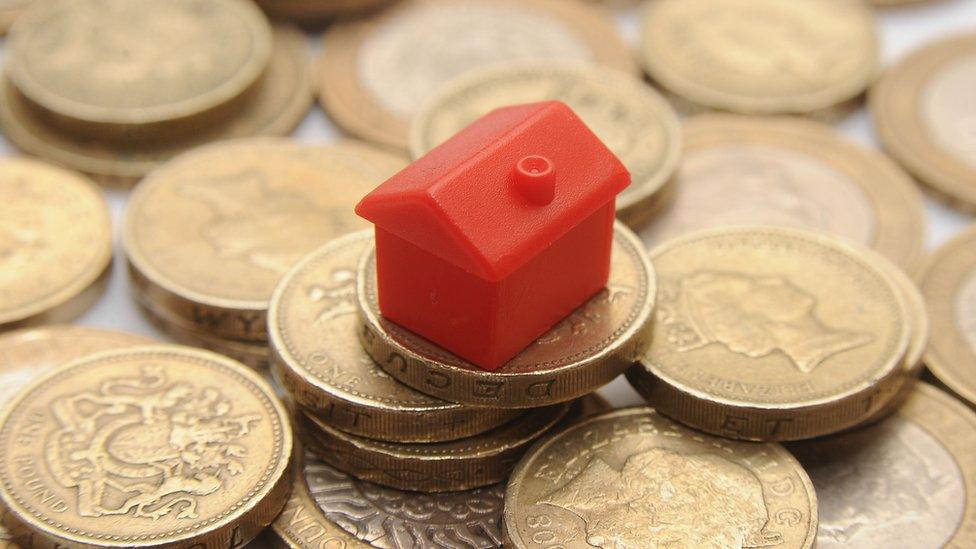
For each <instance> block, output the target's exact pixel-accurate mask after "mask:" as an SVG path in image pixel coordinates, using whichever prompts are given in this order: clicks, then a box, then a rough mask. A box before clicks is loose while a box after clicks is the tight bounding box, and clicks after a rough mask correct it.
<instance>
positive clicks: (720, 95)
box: [640, 0, 879, 117]
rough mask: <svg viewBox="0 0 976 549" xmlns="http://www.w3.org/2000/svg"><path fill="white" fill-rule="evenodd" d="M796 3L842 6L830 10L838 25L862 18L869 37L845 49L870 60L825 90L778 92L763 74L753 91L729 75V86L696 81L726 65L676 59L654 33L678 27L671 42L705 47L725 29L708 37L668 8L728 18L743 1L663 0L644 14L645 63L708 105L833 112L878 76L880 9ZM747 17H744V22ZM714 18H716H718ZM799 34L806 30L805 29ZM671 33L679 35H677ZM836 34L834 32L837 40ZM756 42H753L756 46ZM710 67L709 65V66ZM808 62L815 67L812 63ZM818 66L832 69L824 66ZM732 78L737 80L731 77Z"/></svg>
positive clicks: (773, 46) (654, 74)
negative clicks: (739, 85) (695, 32)
mask: <svg viewBox="0 0 976 549" xmlns="http://www.w3.org/2000/svg"><path fill="white" fill-rule="evenodd" d="M723 4H725V5H723ZM737 4H739V5H737ZM793 4H796V5H800V6H802V5H803V4H807V5H812V6H813V7H814V9H815V10H816V13H820V14H821V15H823V16H824V17H825V18H826V17H827V14H828V13H830V12H831V11H832V10H833V9H836V8H840V9H842V10H846V11H840V12H835V13H833V14H832V15H831V16H830V17H832V18H833V24H834V25H839V24H840V22H843V24H849V23H853V22H857V23H858V24H859V26H860V27H861V28H860V29H858V31H857V35H858V37H859V38H862V39H863V40H862V41H861V43H859V44H854V45H851V46H850V47H849V48H848V49H847V50H844V52H843V55H844V56H845V57H849V56H850V55H851V51H856V52H857V53H858V55H864V56H865V57H866V58H865V59H864V60H863V61H864V62H863V63H862V65H861V66H858V67H857V68H856V70H854V71H852V72H851V74H850V75H849V77H848V78H847V79H845V80H843V81H839V82H837V83H835V84H834V85H831V86H827V87H823V89H820V90H806V91H803V90H801V91H794V92H786V93H780V94H778V95H772V94H771V90H772V84H773V83H772V82H768V81H766V82H763V81H762V78H761V77H760V78H756V79H754V81H752V82H751V83H750V85H752V86H753V88H752V89H751V90H748V91H741V90H735V89H732V88H731V87H730V86H729V84H728V83H727V82H724V80H725V79H723V84H724V85H725V86H726V87H725V88H724V89H723V88H720V87H718V86H715V85H710V84H709V83H707V82H701V81H696V78H695V73H696V72H697V73H705V74H715V73H716V72H721V71H722V68H718V67H712V66H711V65H712V63H709V61H712V60H710V59H701V58H699V59H698V60H697V62H695V63H688V64H686V65H685V66H682V65H681V61H677V60H676V59H675V55H673V54H674V52H668V51H661V48H660V46H661V43H660V42H659V43H657V44H655V43H653V42H652V39H653V40H665V35H666V34H667V33H663V32H661V30H662V29H668V30H669V31H673V32H675V33H682V37H681V39H676V40H672V41H670V42H666V43H669V44H672V45H675V46H688V45H689V44H690V45H691V46H689V47H695V46H698V47H699V48H700V49H704V46H706V45H708V43H707V41H710V40H719V38H720V37H717V35H719V34H721V32H712V33H708V34H705V36H704V37H702V36H697V37H696V36H694V35H693V32H692V31H693V29H689V28H688V24H687V21H675V20H669V19H667V18H666V16H665V15H662V13H668V12H667V10H669V9H672V10H678V11H679V13H681V11H684V12H685V13H687V12H689V11H691V10H693V9H696V8H697V9H698V10H699V11H703V12H705V13H707V14H708V15H711V16H715V18H716V19H720V18H722V15H725V16H726V19H728V16H729V15H735V14H738V13H739V12H740V10H741V4H740V3H739V2H731V1H730V0H723V2H721V3H717V2H715V1H714V0H660V1H656V2H647V3H646V4H645V7H644V12H643V15H642V16H641V39H640V53H641V58H642V61H643V64H644V69H645V71H646V72H647V73H648V74H649V75H650V76H651V78H653V79H654V80H655V81H656V82H658V83H659V84H660V85H661V86H663V87H664V88H666V89H668V90H670V91H671V92H673V93H674V94H676V95H678V96H680V97H682V98H684V99H685V100H688V101H690V102H692V103H694V104H697V105H701V106H703V107H707V108H714V109H719V110H725V111H733V112H741V113H747V114H806V113H820V116H827V117H829V116H830V115H829V113H830V111H832V110H833V107H835V106H837V105H840V104H843V103H845V102H847V101H849V100H852V99H854V98H855V97H857V96H859V95H861V94H862V93H863V92H864V90H865V89H866V88H867V87H868V85H869V84H870V83H871V81H872V80H873V79H874V77H875V73H876V71H877V69H878V64H879V45H878V40H877V36H876V35H877V30H876V23H875V18H874V13H873V11H872V10H871V9H870V8H869V7H868V6H867V5H861V3H860V2H836V1H834V0H802V3H801V2H800V1H799V0H798V1H797V2H786V3H784V5H793ZM759 9H761V8H759ZM747 17H749V15H748V14H744V13H743V20H744V19H745V18H747ZM801 17H802V15H801ZM743 20H740V21H739V23H741V22H742V21H743ZM712 22H713V23H714V20H712ZM766 26H767V28H777V27H776V26H775V25H766ZM783 28H789V27H783ZM719 30H722V29H719ZM736 30H737V31H739V32H748V31H743V30H742V29H736ZM703 34H704V31H703ZM796 34H797V35H801V34H802V33H796ZM668 38H674V37H673V35H672V36H669V37H668ZM776 38H784V39H786V40H789V39H791V38H794V37H793V36H792V35H791V36H789V37H783V36H781V37H776ZM834 39H835V38H831V41H833V40H834ZM755 40H757V41H758V40H763V37H762V36H757V37H755ZM837 40H839V39H837ZM737 42H738V41H737ZM755 45H756V44H753V46H755ZM765 46H767V47H766V50H764V51H763V52H762V54H763V55H767V56H768V54H769V52H771V51H779V50H783V51H791V50H790V48H789V44H781V43H776V40H775V39H770V40H769V43H768V44H765ZM714 47H716V48H723V47H724V46H723V45H721V44H716V45H714ZM724 53H725V52H723V54H724ZM791 53H794V54H798V55H804V54H806V53H807V52H803V53H800V52H796V51H791ZM706 55H707V54H706ZM729 56H730V57H734V56H735V54H734V53H730V54H729ZM745 58H746V61H744V62H743V61H741V60H736V61H735V62H740V63H747V62H748V61H749V59H748V55H746V56H745ZM805 59H806V58H805ZM806 61H808V62H809V63H811V65H812V64H815V63H817V62H820V63H822V61H819V60H817V61H814V60H811V59H806ZM794 62H795V61H794V60H789V59H787V60H783V61H782V62H781V66H780V67H779V70H775V69H774V72H775V73H776V74H777V75H778V76H779V77H782V76H783V75H784V74H785V73H786V69H787V68H788V67H789V68H792V67H791V66H792V65H793V64H794ZM705 67H708V68H707V69H706V68H705ZM804 68H806V69H808V70H809V69H810V67H809V66H808V67H804ZM816 68H817V69H820V70H826V69H824V68H823V67H820V66H818V67H816ZM831 68H833V67H831ZM811 72H812V71H811ZM728 75H729V76H730V77H731V76H734V74H733V73H731V72H729V73H728ZM816 76H817V75H813V76H812V77H811V75H809V74H806V75H803V77H802V80H801V79H798V81H799V82H800V83H807V81H809V80H812V79H815V77H816ZM728 80H729V81H731V78H729V79H728Z"/></svg>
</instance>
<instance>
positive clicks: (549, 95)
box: [410, 62, 681, 227]
mask: <svg viewBox="0 0 976 549" xmlns="http://www.w3.org/2000/svg"><path fill="white" fill-rule="evenodd" d="M547 99H558V100H560V101H563V102H564V103H566V104H567V105H569V106H570V107H571V108H572V109H573V110H574V111H575V112H576V114H578V115H579V116H580V117H581V118H582V119H583V121H584V122H586V125H587V126H589V127H590V129H592V130H593V131H594V132H595V133H596V134H597V136H598V137H599V138H600V139H601V140H602V141H603V142H604V143H605V144H606V145H607V147H609V148H610V150H612V151H613V152H614V153H615V154H616V155H617V156H619V157H620V159H621V160H622V161H623V163H624V165H625V166H627V169H628V170H629V171H630V175H631V178H632V181H633V182H632V183H631V185H630V186H629V187H627V188H626V189H624V191H623V192H622V193H620V196H618V197H617V216H618V217H620V219H622V220H623V221H624V222H625V223H627V224H628V225H630V226H632V227H634V226H639V225H640V224H641V222H642V221H643V219H644V218H645V214H644V212H645V211H646V210H649V209H651V208H649V206H650V204H651V203H652V202H653V201H654V198H655V196H656V195H657V193H658V192H659V191H661V189H662V187H664V185H665V183H667V182H668V180H669V178H670V177H671V174H672V173H673V172H674V170H675V168H677V166H678V159H679V157H680V155H681V126H680V124H679V122H678V116H677V114H675V112H674V109H672V108H671V106H670V105H669V104H668V103H667V101H665V100H664V98H662V97H661V96H660V95H659V94H658V93H657V92H655V91H654V90H653V89H651V88H650V87H648V86H647V85H646V84H645V83H644V82H642V81H640V80H638V79H637V78H633V77H631V76H630V75H628V74H625V73H621V72H619V71H614V70H612V69H607V68H602V67H597V66H594V65H588V64H581V63H554V62H546V63H540V62H535V63H521V64H517V65H505V66H502V67H489V68H485V69H481V70H478V71H473V72H470V73H465V74H464V75H463V76H461V77H459V78H457V79H455V80H452V81H451V82H450V83H449V84H447V85H446V86H445V87H444V88H443V89H441V91H440V92H439V93H438V94H437V95H435V96H433V97H432V98H431V99H430V100H429V101H428V102H427V103H426V104H425V105H424V107H423V108H422V109H421V110H420V113H419V114H417V116H416V117H414V119H413V122H412V124H411V127H410V151H411V153H412V154H413V156H414V158H418V157H420V156H423V155H424V154H426V153H427V152H428V151H430V150H431V149H433V148H434V147H436V146H437V145H440V144H441V143H443V142H444V141H446V140H447V139H449V138H450V137H452V136H453V135H454V134H456V133H457V132H459V131H461V130H462V129H464V128H465V127H466V126H468V125H469V124H471V123H472V122H474V121H475V120H477V119H478V118H481V117H482V116H484V115H485V114H488V112H489V111H491V110H494V109H496V108H498V107H504V106H508V105H516V104H523V103H534V102H537V101H544V100H547Z"/></svg>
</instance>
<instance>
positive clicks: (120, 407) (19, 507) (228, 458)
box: [0, 345, 293, 548]
mask: <svg viewBox="0 0 976 549" xmlns="http://www.w3.org/2000/svg"><path fill="white" fill-rule="evenodd" d="M99 377H100V378H101V379H102V380H103V381H104V383H102V384H95V383H94V382H93V379H94V378H99ZM75 378H80V379H75ZM69 383H71V384H73V385H71V387H70V388H69V387H65V384H69ZM86 386H87V387H90V389H89V392H82V391H84V390H85V389H83V387H86ZM122 387H126V388H127V390H125V389H123V390H119V389H120V388H122ZM71 390H74V391H75V392H71ZM235 390H236V391H238V392H236V393H235V392H233V391H235ZM52 393H53V394H52ZM140 395H142V396H143V398H142V399H139V398H138V397H139V396H140ZM45 399H47V400H49V401H50V402H48V404H54V403H55V402H56V403H58V407H57V409H58V415H57V416H56V417H51V418H48V417H46V414H45V413H44V412H38V411H37V409H35V410H33V411H32V410H31V409H30V408H32V407H35V405H37V406H41V407H42V409H44V410H46V409H47V408H46V406H44V404H43V402H45ZM154 399H156V400H154ZM92 401H95V402H105V403H109V402H111V403H114V405H113V406H108V408H107V411H106V409H105V408H102V409H101V413H99V414H94V415H92V416H89V417H87V418H86V417H78V415H77V414H78V413H79V412H78V410H77V409H76V407H77V406H78V405H79V403H85V402H92ZM241 408H245V409H246V408H251V410H252V413H251V414H244V415H241V413H242V411H243V410H241ZM174 410H178V411H180V413H182V414H185V417H189V418H190V421H193V420H194V419H195V420H196V421H197V423H193V424H192V425H196V426H197V427H198V429H202V430H198V431H196V433H197V434H198V435H199V436H203V437H207V436H209V437H210V438H209V439H206V440H207V442H206V444H207V447H208V449H210V450H211V451H215V452H217V453H216V454H214V455H211V454H206V455H205V456H204V458H202V459H211V460H216V461H214V462H213V464H212V466H211V468H216V469H217V470H218V471H220V473H221V474H220V475H217V474H207V473H201V474H199V475H196V476H189V475H186V474H175V473H174V472H173V471H170V475H173V476H171V477H169V478H170V481H171V483H172V484H174V485H175V488H167V487H165V486H159V487H157V486H146V485H145V483H150V484H155V482H153V481H150V480H146V479H154V478H156V477H158V476H160V475H159V469H158V468H156V467H155V466H154V465H153V464H154V463H157V462H155V461H153V456H154V455H155V454H153V449H154V446H152V444H153V443H154V441H155V439H156V438H159V436H163V437H164V438H162V440H163V442H162V444H163V445H164V447H165V448H163V449H160V448H158V447H156V448H155V449H156V452H157V454H158V452H159V451H162V450H165V451H167V452H169V451H172V450H171V445H172V444H173V443H172V442H169V440H171V439H168V438H166V437H167V434H166V433H165V432H163V433H160V432H157V431H155V430H153V428H152V427H153V425H158V426H162V427H168V428H169V429H173V428H174V424H175V423H178V422H175V421H173V418H172V417H169V416H167V415H166V414H170V415H172V414H174V413H175V412H174ZM104 414H108V415H109V416H115V417H114V418H111V417H110V418H105V417H99V416H102V415H104ZM167 418H168V420H167ZM99 419H100V420H101V421H97V420H99ZM113 419H114V421H112V420H113ZM77 421H82V422H83V423H84V425H88V423H85V421H94V422H95V426H96V427H98V428H97V429H95V431H94V432H87V431H84V425H82V426H81V429H82V432H79V431H78V429H79V426H78V425H76V422H77ZM20 422H27V424H28V425H30V426H31V429H34V431H32V432H33V433H35V434H34V435H32V436H30V437H26V438H25V437H23V436H22V434H21V433H22V432H23V431H22V429H19V428H18V426H19V427H21V428H22V427H23V426H24V425H21V424H20ZM207 427H209V429H210V430H208V429H207ZM45 428H49V429H50V432H49V433H48V435H53V433H54V432H62V431H63V432H62V435H63V436H60V437H54V436H50V437H49V436H44V435H39V434H36V433H40V432H42V431H43V430H44V429H45ZM56 429H60V431H56ZM105 431H108V433H106V432H105ZM216 433H220V435H219V436H218V437H217V438H214V436H215V434H216ZM106 434H107V435H112V434H117V435H118V436H116V437H110V438H109V439H108V440H111V442H106V441H105V440H102V441H101V445H102V447H98V446H97V445H98V444H99V442H98V440H101V439H97V437H99V436H106ZM13 436H16V437H17V439H16V443H15V442H14V441H13V440H11V437H13ZM85 437H88V438H87V439H86V438H85ZM92 437H95V439H93V438H92ZM143 437H148V440H147V438H143ZM86 442H87V443H88V444H90V445H92V446H90V447H86V446H84V444H85V443H86ZM64 444H77V445H79V447H78V448H76V449H78V450H79V451H80V452H84V451H85V450H86V448H87V450H88V451H89V452H91V453H92V454H94V455H90V454H89V455H80V454H79V453H78V452H75V454H73V459H77V460H80V461H82V462H87V463H89V464H93V463H98V464H99V465H97V466H96V465H91V467H90V468H89V469H84V468H83V471H85V472H83V473H81V475H82V476H78V475H70V474H69V472H68V464H61V465H62V466H63V467H62V468H60V469H57V468H56V469H51V468H44V467H41V466H40V463H42V462H49V461H50V460H52V459H55V458H56V457H63V456H60V455H58V454H52V453H50V452H51V451H52V449H53V448H58V447H60V446H61V445H64ZM106 445H108V446H106ZM110 446H111V448H109V447H110ZM231 446H233V448H231ZM225 448H226V449H229V451H224V450H223V449H225ZM113 451H114V452H122V453H123V454H124V455H128V456H129V457H130V458H131V461H128V462H125V461H120V462H118V463H116V462H114V461H113V460H114V459H115V454H114V453H113ZM292 451H293V443H292V434H291V429H290V428H289V420H288V415H287V413H286V411H285V408H284V406H283V405H282V404H281V402H279V401H278V399H277V397H275V396H274V390H273V389H272V388H271V386H270V385H268V384H267V382H265V381H264V380H262V379H261V378H260V377H259V376H258V375H257V374H255V373H254V372H253V371H251V370H249V369H248V368H246V367H244V366H243V365H241V364H239V363H237V362H235V361H233V360H230V359H228V358H226V357H223V356H220V355H217V354H215V353H211V352H208V351H202V350H199V349H191V348H188V347H181V346H178V345H152V346H137V347H131V348H127V349H118V350H114V351H104V352H100V353H96V354H93V355H89V356H87V357H85V358H81V359H78V360H76V361H73V362H70V363H68V364H65V365H64V366H62V367H60V368H57V369H55V370H53V371H51V372H49V373H48V374H47V375H45V376H44V377H42V378H40V379H38V380H36V381H34V382H33V383H32V384H31V385H30V386H29V387H27V388H26V389H25V390H24V391H22V392H21V393H20V394H19V395H18V397H17V398H15V399H14V400H13V401H12V402H10V403H9V404H8V405H7V406H6V408H5V409H4V411H3V413H2V416H0V501H2V502H3V504H4V506H5V507H6V509H7V513H6V514H5V516H4V521H5V523H6V524H7V526H8V527H10V528H11V530H12V531H13V532H14V533H15V535H16V536H18V538H19V537H20V536H24V537H26V538H27V539H29V541H30V543H29V545H30V546H32V547H77V548H89V547H91V548H94V547H143V546H145V547H159V546H170V545H179V546H194V547H204V548H211V547H212V548H217V547H230V546H238V545H243V544H244V543H246V541H248V540H250V539H253V538H254V537H255V536H256V535H257V534H258V533H260V531H261V530H262V529H263V528H264V527H265V526H267V525H269V524H271V522H272V521H273V520H274V518H275V517H276V516H277V515H278V514H279V513H280V512H281V509H282V508H283V507H284V504H285V502H286V501H287V499H288V491H289V489H290V488H291V483H292V478H293V477H292V474H293V470H292V467H291V457H292ZM35 452H36V455H35V454H34V453H35ZM167 455H168V454H167ZM177 455H180V454H177ZM18 456H19V459H18ZM95 456H104V457H103V458H100V457H95ZM206 456H210V457H209V458H208V457H206ZM262 456H263V458H264V459H263V458H262ZM247 457H250V458H251V459H257V460H260V461H263V463H261V464H260V467H261V470H260V472H256V471H249V470H248V466H249V465H250V466H251V467H253V466H254V464H253V462H251V461H248V459H246V458H247ZM163 459H164V461H161V462H159V463H166V461H165V459H169V458H165V457H164V458H163ZM180 459H181V460H185V459H186V458H183V457H181V458H180ZM9 460H14V461H16V463H17V465H16V468H17V470H18V471H19V472H20V473H24V472H25V471H27V470H28V469H29V470H30V471H31V472H32V475H34V476H32V477H31V478H32V479H33V480H35V481H37V482H40V483H42V484H43V485H45V486H46V487H47V488H46V489H45V492H44V494H37V493H34V492H33V491H31V490H29V489H27V490H25V489H24V488H23V487H21V486H17V485H16V484H15V482H16V481H17V479H20V481H23V478H22V477H19V476H18V477H16V478H14V477H12V476H11V471H10V468H11V467H13V466H14V464H13V463H11V462H10V461H9ZM113 463H115V464H114V465H113ZM119 463H122V464H124V465H122V466H121V467H117V466H116V465H118V464H119ZM198 465H199V463H198ZM98 467H105V468H108V469H109V470H111V471H113V473H112V474H115V475H116V476H122V477H125V478H128V477H126V475H129V476H131V475H136V477H137V478H136V480H139V481H140V482H142V483H143V484H129V485H128V486H129V487H130V488H131V492H135V493H136V494H135V495H133V496H131V497H129V498H128V499H127V500H126V501H124V502H123V504H124V505H130V504H131V506H130V507H129V508H128V509H127V511H128V512H126V513H117V514H120V515H121V514H125V515H126V518H127V520H120V519H119V518H115V517H112V516H111V515H112V513H111V511H112V510H113V509H114V508H113V507H111V505H112V504H111V503H107V502H104V501H103V500H102V499H101V497H102V496H101V495H100V494H102V491H100V490H96V491H95V492H94V493H93V492H89V491H87V490H86V485H88V484H87V481H89V480H90V481H91V484H90V486H91V487H93V488H97V487H98V486H99V481H98V479H97V477H96V476H95V474H96V473H98V472H99V468H98ZM150 469H156V472H155V473H152V474H147V473H148V471H149V470H150ZM229 469H233V470H235V471H236V473H233V472H228V471H229ZM57 471H61V472H62V474H63V478H62V479H61V480H58V479H57V475H58V473H57ZM101 474H103V475H106V474H109V473H108V472H107V471H105V470H101ZM84 475H89V476H88V477H85V476H84ZM140 475H142V476H140ZM42 476H43V478H42ZM48 477H51V478H48ZM237 477H240V478H247V479H249V480H248V482H249V483H250V484H253V486H249V487H246V488H241V487H235V486H233V484H232V483H229V482H228V481H227V480H226V479H228V478H237ZM181 479H182V480H181ZM62 482H63V483H65V484H62ZM181 482H182V484H181ZM197 483H199V485H197ZM102 486H104V484H103V485H102ZM167 489H171V490H172V491H170V492H163V494H164V495H162V496H160V495H158V494H155V495H154V492H153V490H161V491H165V490H167ZM229 492H230V493H231V495H230V498H231V499H229V500H223V501H221V499H223V498H226V497H228V493H229ZM232 492H239V493H238V494H233V493H232ZM176 493H184V494H186V497H184V498H178V499H177V500H174V501H180V502H181V503H182V504H183V506H182V507H181V508H178V509H177V508H170V509H169V511H171V513H166V512H163V513H161V514H160V516H159V517H158V518H157V519H153V520H150V519H151V518H152V516H154V514H153V513H152V511H150V510H147V509H145V507H148V506H149V505H151V504H148V505H147V504H145V503H140V502H141V500H140V499H139V498H140V494H141V497H144V498H147V499H149V498H153V499H152V501H154V502H157V501H159V498H160V497H165V496H166V495H168V494H176ZM208 496H214V497H215V498H217V501H210V502H208V503H209V505H207V506H205V507H203V508H201V507H198V506H197V505H196V498H206V497H208ZM88 497H90V498H92V499H91V500H90V501H88V500H86V499H85V498H88ZM32 498H33V499H32ZM133 499H134V501H133ZM69 501H70V502H71V503H69ZM221 503H222V505H221ZM40 504H43V505H44V506H45V507H44V508H43V509H42V508H41V507H40ZM86 506H87V508H88V510H87V511H85V512H82V511H79V509H81V508H83V507H86ZM214 506H217V507H219V508H218V509H214ZM59 510H60V511H59ZM116 510H121V509H116ZM72 511H73V512H74V513H77V514H76V515H75V516H70V515H69V514H68V513H71V512H72ZM84 513H87V514H84ZM140 513H142V515H141V517H142V519H141V520H140V519H139V517H140V515H139V514H140ZM52 514H53V516H51V515H52ZM200 514H203V515H205V516H204V517H200V516H199V515H200ZM106 516H107V517H109V519H110V520H108V521H106V520H105V517H106ZM180 517H182V519H180ZM178 519H179V520H184V519H185V520H193V521H195V522H189V523H188V524H187V523H181V522H173V521H174V520H178ZM143 521H144V522H143ZM157 521H158V522H157ZM100 530H101V531H100Z"/></svg>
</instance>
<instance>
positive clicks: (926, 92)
mask: <svg viewBox="0 0 976 549" xmlns="http://www.w3.org/2000/svg"><path fill="white" fill-rule="evenodd" d="M974 79H976V34H972V33H970V34H964V35H960V36H955V37H952V38H948V39H944V40H940V41H937V42H934V43H932V44H929V45H926V46H925V47H923V48H921V49H919V50H918V51H916V52H914V53H912V54H910V55H908V56H907V57H906V58H905V59H904V60H902V61H901V62H899V63H898V64H897V65H895V66H894V67H892V68H891V69H888V70H887V72H885V74H884V76H883V77H882V78H881V80H880V81H879V82H878V83H877V85H875V86H874V88H873V89H872V90H871V95H870V101H869V105H870V108H871V113H872V115H873V116H874V124H875V128H876V129H877V131H878V136H879V137H880V139H881V142H882V143H883V144H884V147H885V149H887V150H888V151H889V152H890V153H891V155H892V156H894V157H895V158H896V159H898V161H899V162H901V163H902V164H903V165H904V166H905V168H906V169H908V171H910V172H911V173H912V174H913V175H915V177H917V178H918V179H919V180H920V181H921V182H922V183H925V184H926V185H927V186H928V187H929V188H931V189H932V190H934V191H935V192H936V193H937V194H938V195H939V196H940V197H942V198H944V199H946V200H948V201H949V203H950V204H952V205H954V206H959V207H962V208H964V209H966V210H968V211H971V212H976V140H974V139H973V137H972V135H973V133H972V132H973V129H972V128H973V120H974V119H976V104H974V102H973V100H972V96H973V94H972V90H973V81H974Z"/></svg>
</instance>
